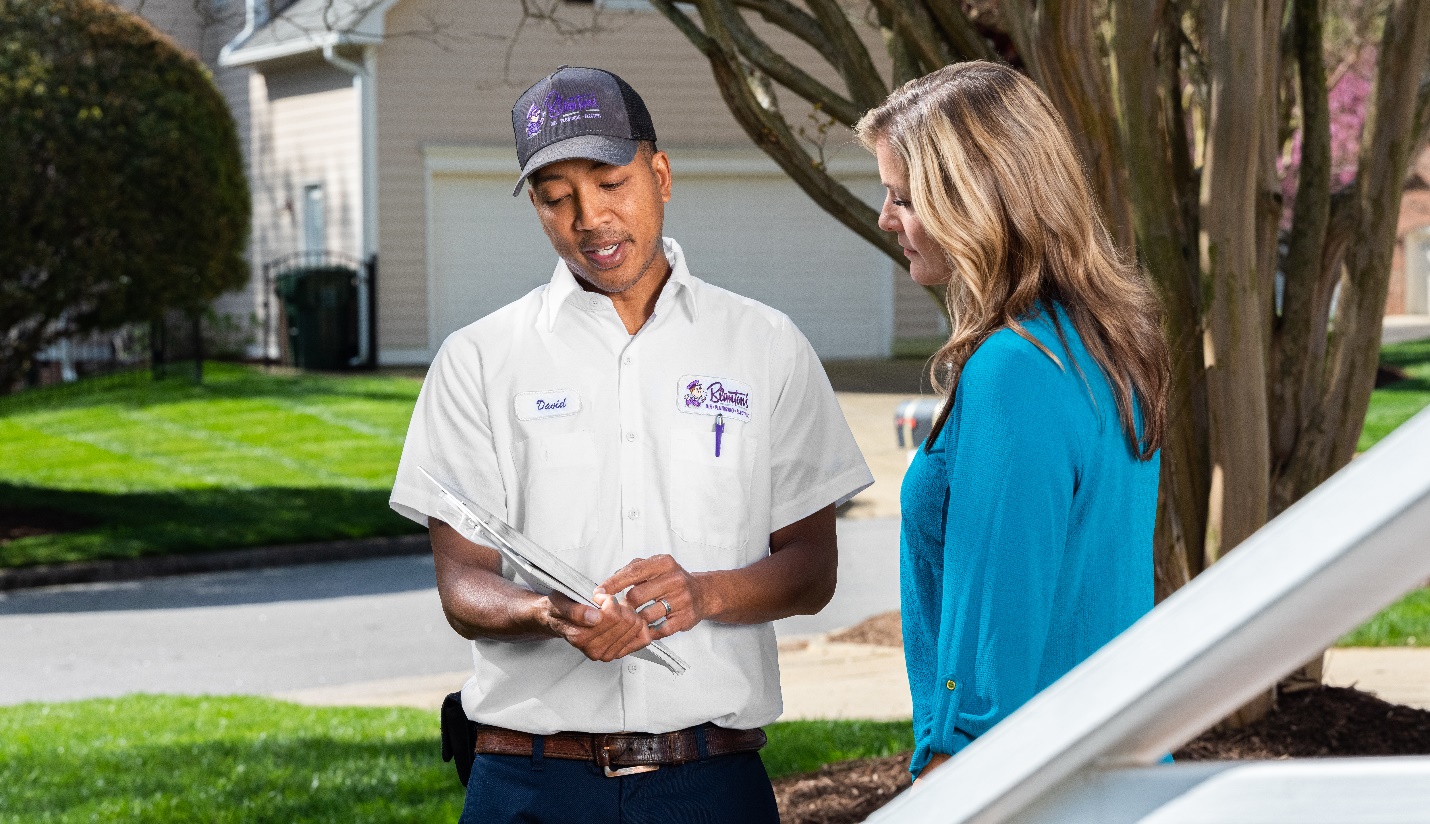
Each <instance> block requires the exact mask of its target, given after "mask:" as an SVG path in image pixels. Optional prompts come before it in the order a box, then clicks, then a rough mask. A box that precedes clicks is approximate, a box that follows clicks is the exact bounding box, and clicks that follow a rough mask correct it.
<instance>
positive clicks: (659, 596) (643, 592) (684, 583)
mask: <svg viewBox="0 0 1430 824" xmlns="http://www.w3.org/2000/svg"><path fill="white" fill-rule="evenodd" d="M626 587H630V591H629V592H627V593H626V595H625V602H626V603H627V604H629V605H630V607H631V608H632V609H636V610H637V614H638V615H640V617H641V618H643V619H644V620H645V622H646V625H647V626H646V629H645V631H644V632H643V633H641V635H640V637H638V638H636V639H633V640H632V641H631V642H630V644H628V645H627V646H628V647H629V649H626V650H625V651H624V652H622V653H621V654H620V655H618V656H616V657H617V658H619V657H621V656H624V655H630V654H631V653H632V652H635V651H636V650H639V649H642V648H643V647H645V646H646V645H648V644H649V643H650V642H651V641H655V640H658V639H661V638H667V637H669V636H671V635H674V634H675V633H677V632H685V631H686V630H688V629H690V628H692V627H694V626H695V625H696V624H698V623H700V622H701V621H702V620H704V618H705V612H704V606H703V602H702V597H701V595H702V593H701V589H700V578H699V576H696V575H693V574H691V573H689V572H686V571H685V568H684V567H682V566H681V565H680V564H679V563H678V562H677V561H676V560H675V559H674V558H672V557H671V556H669V555H655V556H652V557H650V558H637V559H636V560H634V561H631V562H630V563H628V564H626V565H625V566H624V567H622V568H621V569H619V570H617V571H616V573H615V574H614V575H612V576H611V577H609V578H607V579H606V580H605V582H604V583H602V584H601V585H600V586H599V587H597V588H596V594H598V595H599V594H603V593H617V592H620V591H621V590H623V589H625V588H626ZM667 604H669V605H670V606H669V609H667V608H666V605H667ZM641 606H644V607H645V608H644V609H639V608H640V607H641ZM662 618H664V619H665V620H663V621H662V620H661V619H662ZM651 624H655V626H654V627H652V626H650V625H651Z"/></svg>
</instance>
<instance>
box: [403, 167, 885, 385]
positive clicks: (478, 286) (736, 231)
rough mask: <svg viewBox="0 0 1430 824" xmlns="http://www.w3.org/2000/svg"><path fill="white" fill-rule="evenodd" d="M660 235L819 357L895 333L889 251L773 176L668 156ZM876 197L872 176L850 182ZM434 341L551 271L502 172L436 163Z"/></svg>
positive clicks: (853, 350)
mask: <svg viewBox="0 0 1430 824" xmlns="http://www.w3.org/2000/svg"><path fill="white" fill-rule="evenodd" d="M675 171H676V174H675V179H674V186H673V195H672V198H671V202H670V204H669V205H668V206H667V208H666V222H665V234H666V235H668V236H670V237H673V238H675V239H676V240H677V241H679V242H680V245H681V247H682V248H683V249H684V250H685V252H686V258H687V261H688V262H689V265H690V268H691V271H692V273H694V274H695V275H696V276H697V277H700V278H701V279H703V280H706V281H708V282H710V283H713V284H716V285H718V286H722V287H724V288H726V289H729V290H731V291H733V292H736V293H739V294H742V295H746V296H748V297H751V298H754V299H755V300H758V301H760V302H762V303H765V304H768V305H770V306H773V307H775V308H776V309H779V310H780V311H782V312H784V313H786V314H788V315H789V316H790V317H791V318H792V319H793V320H794V322H795V324H796V325H798V326H799V328H800V329H801V330H802V331H803V332H804V334H805V335H806V336H807V337H808V338H809V340H810V342H811V343H812V344H813V345H814V348H815V351H816V352H818V353H819V355H820V356H821V357H824V358H849V357H881V356H885V355H887V354H888V353H889V346H890V342H891V338H892V332H893V329H892V327H893V282H892V277H893V269H892V266H891V265H890V263H889V261H888V259H887V258H885V257H884V256H883V255H882V254H880V253H879V252H878V251H876V250H875V249H874V248H873V247H872V246H870V245H869V244H867V243H865V242H864V241H863V240H861V239H860V238H859V237H858V236H856V235H855V234H854V233H853V232H850V231H849V230H848V229H846V228H845V227H843V226H842V225H840V224H839V223H838V222H837V221H835V220H834V219H833V218H832V217H830V216H829V215H828V214H826V213H825V212H824V211H823V210H821V209H820V208H819V207H817V206H815V205H814V203H813V202H812V201H810V199H809V197H808V196H807V195H805V194H804V192H803V191H801V190H800V189H799V188H798V187H797V186H796V185H795V184H794V183H793V182H791V181H789V180H788V179H787V178H784V177H779V176H773V175H745V176H725V177H714V176H696V175H692V176H687V177H681V176H680V174H679V164H678V163H676V169H675ZM853 188H854V189H855V191H856V192H857V193H858V194H860V195H861V196H863V197H865V198H866V200H869V201H870V202H871V203H877V202H878V201H879V199H880V198H881V197H882V194H881V192H882V190H881V189H880V188H879V186H878V183H877V181H874V180H871V179H865V180H861V181H857V182H856V183H855V184H853ZM431 206H432V212H431V221H432V224H431V225H432V230H431V249H430V253H431V254H432V283H431V287H430V288H431V292H430V294H431V296H432V298H433V301H432V304H431V305H432V307H433V308H432V331H433V345H434V347H435V345H436V344H438V343H440V342H441V341H442V339H443V338H445V337H446V336H447V335H448V334H450V333H451V332H453V331H455V330H457V329H460V328H461V327H463V326H465V325H467V324H469V323H471V322H472V321H475V320H477V319H478V318H481V317H482V316H484V315H486V314H489V313H491V312H493V311H495V310H496V309H498V308H500V307H501V306H503V305H505V304H507V303H510V302H511V301H513V300H516V299H517V298H519V297H521V296H522V295H524V294H526V293H527V292H529V291H531V290H532V289H533V288H535V287H537V286H539V285H541V284H543V283H545V282H547V281H548V280H549V279H550V277H551V270H552V267H553V266H554V265H555V263H556V255H555V253H554V252H553V251H552V249H551V245H550V242H549V241H548V240H547V239H546V236H545V234H543V233H542V231H541V228H540V224H539V223H538V222H537V219H536V215H535V214H534V213H533V210H532V208H531V204H530V203H529V202H528V201H527V199H526V198H525V197H519V198H513V197H511V181H510V178H509V177H507V176H501V177H497V176H493V175H476V174H445V173H444V174H434V175H433V177H432V183H431Z"/></svg>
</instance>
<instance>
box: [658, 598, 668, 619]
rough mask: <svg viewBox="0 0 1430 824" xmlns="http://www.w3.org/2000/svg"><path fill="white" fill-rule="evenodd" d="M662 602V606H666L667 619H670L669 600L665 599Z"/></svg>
mask: <svg viewBox="0 0 1430 824" xmlns="http://www.w3.org/2000/svg"><path fill="white" fill-rule="evenodd" d="M660 602H661V603H662V604H665V615H666V617H667V618H669V617H670V602H669V601H667V600H665V599H664V598H662V599H660Z"/></svg>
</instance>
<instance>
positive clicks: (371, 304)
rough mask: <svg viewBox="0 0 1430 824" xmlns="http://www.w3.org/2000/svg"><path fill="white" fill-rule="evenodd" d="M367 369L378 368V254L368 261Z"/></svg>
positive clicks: (374, 254)
mask: <svg viewBox="0 0 1430 824" xmlns="http://www.w3.org/2000/svg"><path fill="white" fill-rule="evenodd" d="M367 368H369V369H376V368H377V252H373V253H372V254H371V255H369V256H368V259H367Z"/></svg>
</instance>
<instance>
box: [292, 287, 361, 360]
mask: <svg viewBox="0 0 1430 824" xmlns="http://www.w3.org/2000/svg"><path fill="white" fill-rule="evenodd" d="M274 286H275V288H276V291H277V292H278V299H279V300H281V301H282V302H283V311H284V313H285V314H287V316H288V351H289V352H291V353H292V355H293V364H294V365H295V366H297V367H299V368H301V369H319V370H328V371H332V370H338V369H347V368H348V367H349V365H350V363H351V361H352V359H353V358H354V357H355V356H356V355H357V337H358V317H357V289H358V287H357V272H355V271H353V270H352V269H350V268H348V267H346V266H324V267H315V268H308V269H297V270H294V271H290V272H286V273H284V274H282V275H279V276H278V277H277V278H276V280H275V283H274Z"/></svg>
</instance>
